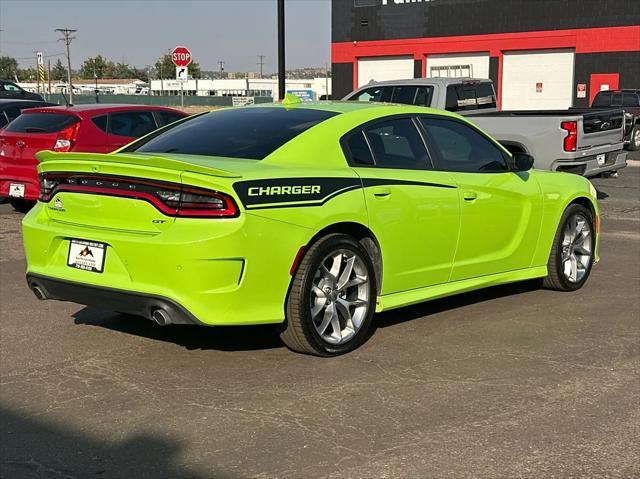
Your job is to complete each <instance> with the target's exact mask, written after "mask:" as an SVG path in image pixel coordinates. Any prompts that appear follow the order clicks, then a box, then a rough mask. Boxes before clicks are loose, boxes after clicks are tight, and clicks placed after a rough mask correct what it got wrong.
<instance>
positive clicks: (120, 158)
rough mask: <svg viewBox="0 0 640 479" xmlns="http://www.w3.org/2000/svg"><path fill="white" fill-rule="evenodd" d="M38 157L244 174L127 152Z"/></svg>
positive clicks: (44, 153)
mask: <svg viewBox="0 0 640 479" xmlns="http://www.w3.org/2000/svg"><path fill="white" fill-rule="evenodd" d="M36 158H37V159H38V161H39V162H40V163H47V162H55V161H68V160H71V161H83V162H99V163H124V164H131V165H137V166H150V167H154V168H162V169H166V170H174V171H190V172H193V173H201V174H203V175H211V176H219V177H223V178H241V177H242V175H239V174H237V173H233V172H231V171H226V170H221V169H219V168H213V167H210V166H206V165H204V164H198V163H196V162H190V161H181V160H176V159H173V158H166V157H164V156H153V155H142V154H133V155H132V154H126V153H106V154H105V153H64V152H60V153H56V152H53V151H48V150H45V151H39V152H38V153H36Z"/></svg>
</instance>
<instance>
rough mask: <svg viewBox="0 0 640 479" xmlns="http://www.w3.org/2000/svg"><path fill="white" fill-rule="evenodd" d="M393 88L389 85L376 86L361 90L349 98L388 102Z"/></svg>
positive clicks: (352, 99)
mask: <svg viewBox="0 0 640 479" xmlns="http://www.w3.org/2000/svg"><path fill="white" fill-rule="evenodd" d="M392 92H393V88H392V87H389V86H377V87H372V88H367V89H366V90H362V91H361V92H360V93H358V94H357V95H354V96H352V97H351V98H349V100H351V101H378V102H385V103H389V102H390V101H391V93H392Z"/></svg>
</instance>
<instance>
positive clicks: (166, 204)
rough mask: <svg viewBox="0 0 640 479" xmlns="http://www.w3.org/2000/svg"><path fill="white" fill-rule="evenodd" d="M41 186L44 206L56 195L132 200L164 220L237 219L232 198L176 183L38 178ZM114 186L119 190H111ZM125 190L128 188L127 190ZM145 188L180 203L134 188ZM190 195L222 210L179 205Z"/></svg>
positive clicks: (84, 177) (90, 177) (116, 178)
mask: <svg viewBox="0 0 640 479" xmlns="http://www.w3.org/2000/svg"><path fill="white" fill-rule="evenodd" d="M40 178H41V181H42V183H43V186H41V191H40V198H39V199H40V201H42V202H44V203H47V202H49V201H50V200H51V198H53V196H54V195H55V194H56V193H58V192H71V193H85V194H94V195H103V196H112V197H121V198H132V199H137V200H142V201H146V202H148V203H150V204H151V205H153V206H154V207H155V208H156V209H158V210H159V211H160V212H162V213H163V214H165V215H167V216H179V217H186V218H190V217H192V218H203V217H218V218H220V217H224V218H234V217H237V216H238V215H239V210H238V207H237V205H236V203H235V201H234V200H233V198H232V197H231V196H229V195H227V194H225V193H221V192H218V191H214V190H208V189H204V188H198V187H193V186H186V185H184V186H183V185H181V184H177V183H168V182H162V181H157V182H156V181H153V180H145V179H138V178H131V177H124V176H103V175H91V174H81V175H69V174H56V173H53V174H44V175H40ZM44 180H49V181H55V180H60V181H64V180H74V181H78V182H82V181H91V182H94V183H98V182H105V183H111V184H112V185H111V186H97V185H87V184H68V183H59V184H56V185H55V186H53V187H52V188H51V189H49V190H47V189H46V188H44ZM113 186H121V187H120V188H117V187H116V188H114V187H113ZM127 187H128V188H127ZM138 187H141V188H145V189H147V190H150V189H151V190H152V189H153V188H157V189H158V191H163V192H167V191H168V192H174V193H176V194H178V195H179V197H180V200H179V201H178V200H176V201H173V200H171V201H169V200H167V201H163V199H162V198H160V197H159V196H158V195H157V194H156V193H157V192H154V191H153V190H152V191H142V190H138V189H135V188H138ZM187 193H189V194H193V195H196V196H202V197H205V198H215V199H217V200H219V201H220V202H221V203H222V206H224V207H223V208H206V207H205V206H206V203H205V202H202V203H201V202H197V201H196V202H182V195H183V194H187Z"/></svg>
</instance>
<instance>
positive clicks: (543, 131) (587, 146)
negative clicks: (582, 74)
mask: <svg viewBox="0 0 640 479" xmlns="http://www.w3.org/2000/svg"><path fill="white" fill-rule="evenodd" d="M465 116H466V117H467V118H468V119H469V120H470V121H472V122H473V123H475V124H477V125H478V126H479V127H480V128H482V129H483V130H485V131H487V132H488V133H490V134H491V135H492V136H493V137H494V138H495V139H497V140H498V141H499V142H500V143H502V144H503V145H504V146H505V147H507V148H508V149H509V150H510V151H512V152H515V151H521V152H525V153H529V154H530V155H532V156H533V157H534V158H535V160H536V163H535V166H536V168H541V169H548V170H552V171H566V172H569V173H577V174H579V175H583V176H587V177H589V176H595V175H598V174H600V173H604V172H608V171H617V170H619V169H621V168H624V167H625V166H626V164H627V161H626V158H627V154H626V152H625V151H623V146H624V139H623V137H624V134H623V131H624V112H623V111H622V110H619V109H610V110H598V111H594V110H572V111H567V110H529V111H524V110H518V111H500V112H487V113H485V112H479V111H476V112H471V113H467V114H466V115H465ZM572 131H573V132H575V140H574V141H573V142H572V141H570V140H569V139H568V137H569V136H571V135H572V134H574V133H572Z"/></svg>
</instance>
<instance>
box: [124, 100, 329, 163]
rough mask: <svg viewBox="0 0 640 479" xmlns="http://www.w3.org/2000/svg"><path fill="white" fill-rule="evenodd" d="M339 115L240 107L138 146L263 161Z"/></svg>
mask: <svg viewBox="0 0 640 479" xmlns="http://www.w3.org/2000/svg"><path fill="white" fill-rule="evenodd" d="M335 115H337V113H335V112H330V111H323V110H312V109H305V108H294V109H291V110H287V109H286V108H271V107H265V108H262V107H260V108H237V109H230V110H223V111H218V112H214V113H208V114H206V115H202V116H197V117H195V118H192V119H190V120H187V121H185V122H184V123H180V124H178V125H176V126H175V127H173V128H171V129H169V130H166V131H164V132H161V133H159V134H158V135H157V136H155V137H152V138H151V139H149V140H148V141H146V142H144V143H143V144H142V145H141V146H140V144H139V143H138V144H136V145H134V147H133V148H132V150H129V151H138V152H140V153H178V154H186V155H203V156H225V157H229V158H245V159H252V160H261V159H263V158H264V157H266V156H268V155H269V154H271V153H272V152H273V151H275V150H276V149H278V148H279V147H280V146H282V145H284V144H285V143H287V142H288V141H290V140H292V139H293V138H295V137H296V136H298V135H299V134H300V133H302V132H303V131H305V130H308V129H309V128H311V127H312V126H315V125H317V124H318V123H320V122H322V121H324V120H326V119H328V118H331V117H332V116H335Z"/></svg>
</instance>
